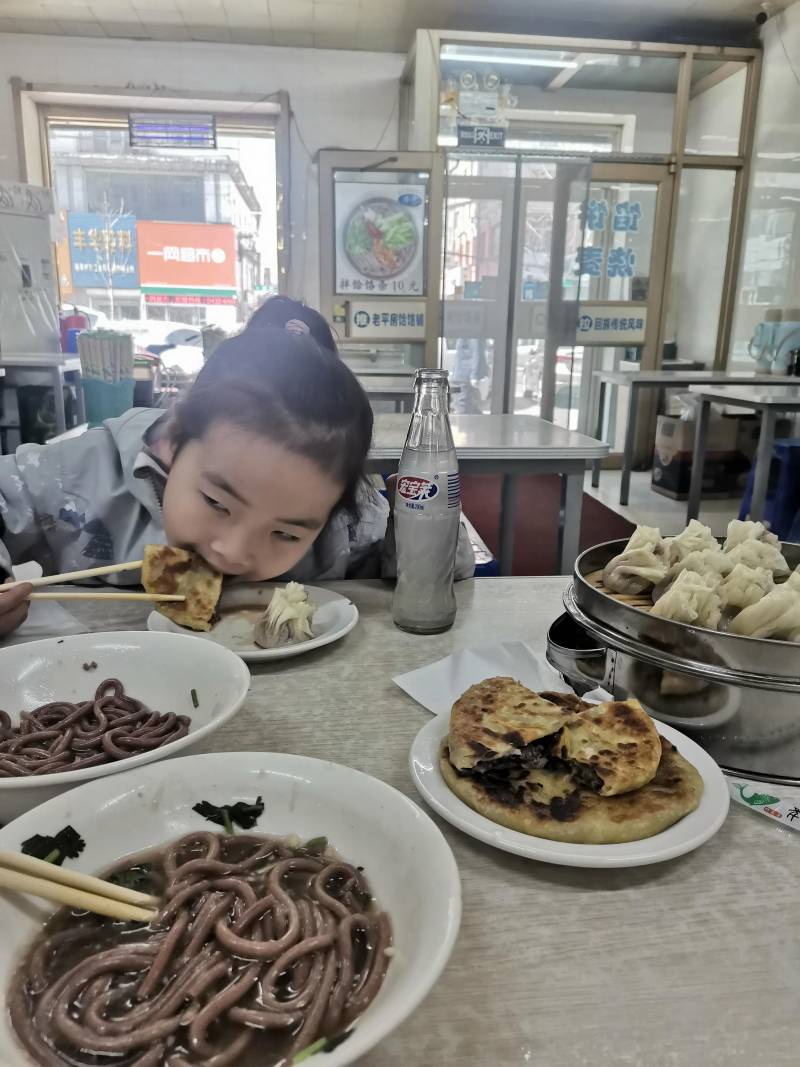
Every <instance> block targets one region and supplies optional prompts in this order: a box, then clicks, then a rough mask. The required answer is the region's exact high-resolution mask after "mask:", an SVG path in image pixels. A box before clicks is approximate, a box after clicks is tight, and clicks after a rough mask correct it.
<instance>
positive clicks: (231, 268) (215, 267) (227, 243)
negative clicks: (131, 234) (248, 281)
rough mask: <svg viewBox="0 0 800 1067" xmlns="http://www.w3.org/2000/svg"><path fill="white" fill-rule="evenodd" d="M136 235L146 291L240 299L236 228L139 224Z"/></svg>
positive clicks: (206, 223) (159, 223)
mask: <svg viewBox="0 0 800 1067" xmlns="http://www.w3.org/2000/svg"><path fill="white" fill-rule="evenodd" d="M136 232H137V234H138V239H139V275H140V278H141V285H142V288H143V289H148V288H149V289H153V290H156V291H159V290H160V291H162V292H163V291H164V290H167V291H168V292H170V293H172V292H173V291H174V292H177V293H180V292H181V290H191V291H192V292H194V293H197V292H200V293H201V294H202V293H203V292H208V293H211V294H214V293H215V294H216V295H217V296H229V297H235V296H236V233H235V231H234V228H233V226H229V225H227V224H223V223H211V222H139V223H137V226H136ZM205 302H206V301H203V303H205Z"/></svg>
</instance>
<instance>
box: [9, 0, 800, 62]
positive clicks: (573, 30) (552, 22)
mask: <svg viewBox="0 0 800 1067" xmlns="http://www.w3.org/2000/svg"><path fill="white" fill-rule="evenodd" d="M791 2H793V0H773V3H772V4H771V6H772V7H773V9H778V8H783V7H786V6H788V4H789V3H791ZM759 7H760V3H759V0H558V2H555V0H41V2H40V0H0V32H12V33H46V34H55V35H66V36H77V37H122V38H136V39H143V40H158V41H223V42H234V43H241V44H274V45H293V46H304V47H317V48H339V49H346V48H355V49H367V50H372V51H380V52H405V51H407V49H408V47H409V45H410V43H411V41H412V39H413V34H414V31H415V30H416V29H417V28H427V29H462V30H479V31H486V32H488V31H495V32H508V33H536V34H564V35H572V36H584V37H618V38H630V37H633V36H635V37H636V38H637V39H640V40H656V41H658V40H665V41H696V42H711V43H727V44H750V43H753V41H754V40H755V36H754V32H755V24H754V17H755V14H756V13H757V12H758V10H759Z"/></svg>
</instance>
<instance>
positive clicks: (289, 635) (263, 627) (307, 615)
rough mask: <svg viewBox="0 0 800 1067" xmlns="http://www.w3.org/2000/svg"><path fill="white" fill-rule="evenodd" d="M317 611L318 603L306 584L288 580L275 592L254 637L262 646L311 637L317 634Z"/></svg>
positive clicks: (271, 645) (289, 642)
mask: <svg viewBox="0 0 800 1067" xmlns="http://www.w3.org/2000/svg"><path fill="white" fill-rule="evenodd" d="M315 611H316V604H315V603H314V601H313V600H310V599H309V596H308V593H307V592H306V590H305V587H304V586H302V585H300V583H299V582H289V583H288V584H287V585H285V586H284V587H283V589H276V590H275V592H274V593H273V594H272V597H271V598H270V602H269V606H268V607H267V610H266V611H265V612H264V614H263V615H262V617H261V618H260V619H259V620H258V622H257V623H256V625H255V629H254V631H253V640H254V641H255V643H256V644H257V645H259V646H260V647H261V648H278V647H279V646H280V645H288V644H294V643H295V642H298V641H308V640H310V639H311V638H312V637H313V636H314V633H313V631H312V629H311V622H312V620H313V618H314V612H315Z"/></svg>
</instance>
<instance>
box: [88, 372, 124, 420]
mask: <svg viewBox="0 0 800 1067" xmlns="http://www.w3.org/2000/svg"><path fill="white" fill-rule="evenodd" d="M82 385H83V396H84V400H85V401H86V419H87V421H88V423H89V428H90V429H91V428H92V427H94V426H101V425H102V423H103V422H104V421H105V420H106V419H114V418H116V417H117V416H118V415H124V414H125V412H126V411H129V410H130V409H131V408H132V407H133V378H120V380H119V381H118V382H101V381H99V379H97V378H84V379H83V382H82Z"/></svg>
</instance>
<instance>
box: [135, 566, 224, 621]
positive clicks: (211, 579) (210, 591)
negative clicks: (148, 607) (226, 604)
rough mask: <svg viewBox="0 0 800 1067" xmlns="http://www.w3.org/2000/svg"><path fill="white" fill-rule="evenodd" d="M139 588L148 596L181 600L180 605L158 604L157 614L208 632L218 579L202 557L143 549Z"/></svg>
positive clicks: (213, 609) (219, 579)
mask: <svg viewBox="0 0 800 1067" xmlns="http://www.w3.org/2000/svg"><path fill="white" fill-rule="evenodd" d="M142 585H144V587H145V589H146V590H147V592H148V593H168V594H177V595H179V596H185V597H186V600H185V601H183V602H174V603H169V602H165V603H159V604H158V605H157V607H158V610H159V611H160V612H161V613H162V614H163V615H166V616H167V617H168V618H170V619H172V620H173V622H176V623H177V624H178V625H179V626H186V627H187V628H188V629H190V630H204V631H205V630H210V629H211V619H212V617H213V615H214V612H215V611H216V608H217V602H218V600H219V596H220V593H221V592H222V575H221V574H218V573H217V571H215V570H212V569H211V567H209V565H208V564H207V563H206V561H205V560H204V559H203V558H202V556H198V555H197V553H196V552H187V551H186V549H185V548H173V547H172V546H171V545H145V549H144V562H143V563H142Z"/></svg>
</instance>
